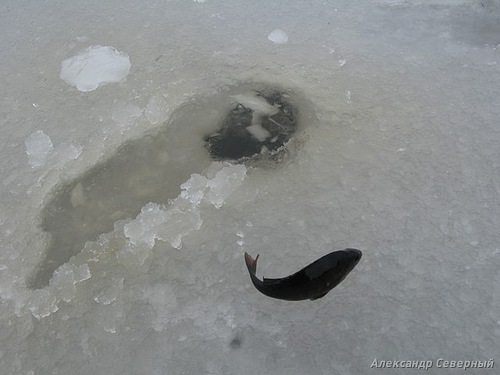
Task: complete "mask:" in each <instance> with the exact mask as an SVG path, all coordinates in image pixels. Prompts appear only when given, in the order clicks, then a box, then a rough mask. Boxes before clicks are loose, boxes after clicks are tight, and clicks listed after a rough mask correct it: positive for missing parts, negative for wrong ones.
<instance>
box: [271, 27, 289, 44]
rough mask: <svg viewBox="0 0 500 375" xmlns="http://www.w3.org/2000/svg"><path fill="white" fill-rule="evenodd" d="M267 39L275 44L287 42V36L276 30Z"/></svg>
mask: <svg viewBox="0 0 500 375" xmlns="http://www.w3.org/2000/svg"><path fill="white" fill-rule="evenodd" d="M267 39H269V40H270V41H271V42H273V43H276V44H285V43H287V42H288V35H287V33H285V32H284V31H283V30H281V29H276V30H273V31H271V33H270V34H269V35H268V36H267Z"/></svg>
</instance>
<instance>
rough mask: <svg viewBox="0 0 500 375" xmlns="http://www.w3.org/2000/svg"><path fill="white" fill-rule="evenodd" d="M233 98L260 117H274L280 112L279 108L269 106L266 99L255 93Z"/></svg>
mask: <svg viewBox="0 0 500 375" xmlns="http://www.w3.org/2000/svg"><path fill="white" fill-rule="evenodd" d="M232 98H234V99H235V100H236V101H237V102H238V103H240V104H241V105H242V106H243V107H245V108H248V109H251V110H252V111H254V112H255V113H258V114H259V115H260V116H262V115H265V116H272V115H275V114H276V113H278V112H279V109H278V108H276V107H275V106H273V105H271V104H269V103H268V102H267V100H266V99H265V98H263V97H262V96H260V95H258V93H257V92H255V91H251V92H247V93H244V94H238V95H233V96H232Z"/></svg>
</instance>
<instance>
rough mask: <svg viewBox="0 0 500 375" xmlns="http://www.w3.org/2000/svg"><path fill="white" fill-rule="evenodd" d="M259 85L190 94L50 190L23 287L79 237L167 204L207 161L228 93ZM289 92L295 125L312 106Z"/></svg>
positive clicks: (42, 275) (44, 279)
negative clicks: (37, 252) (39, 247)
mask: <svg viewBox="0 0 500 375" xmlns="http://www.w3.org/2000/svg"><path fill="white" fill-rule="evenodd" d="M264 89H268V87H267V86H265V85H262V84H260V85H259V84H247V85H243V86H240V87H238V88H232V89H228V90H226V91H224V92H222V93H218V94H215V95H213V96H211V97H200V98H195V99H193V100H191V101H189V102H188V103H186V104H184V105H182V106H181V107H180V108H178V109H177V110H176V111H175V112H174V113H173V114H172V117H171V119H170V120H169V121H168V122H167V123H165V124H163V125H162V127H161V128H160V129H158V130H157V131H154V132H150V133H147V134H145V135H144V137H143V138H141V139H138V140H134V141H129V142H126V143H125V144H123V145H122V146H121V147H120V148H119V149H118V150H117V152H116V153H115V154H114V155H113V156H112V157H110V158H109V159H108V160H106V161H104V162H103V163H101V164H99V165H96V166H95V167H93V168H92V169H90V170H89V171H87V172H86V173H84V174H83V175H82V176H80V177H78V178H76V179H74V180H72V181H69V182H64V183H62V184H60V185H59V186H58V187H56V189H55V190H54V192H53V193H52V194H51V198H50V199H49V200H48V202H47V204H46V206H45V207H44V209H43V211H42V222H41V228H42V230H44V231H45V232H47V233H49V234H50V240H49V244H48V246H47V248H46V251H45V254H44V256H43V259H41V261H40V263H39V265H38V266H37V268H36V269H35V270H34V272H33V273H32V275H31V277H30V278H29V279H28V280H27V285H28V287H29V288H32V289H39V288H43V287H45V286H47V285H48V284H49V281H50V279H51V277H52V275H53V272H54V271H55V270H56V269H57V268H58V267H59V266H61V265H62V264H64V263H66V262H67V261H68V260H69V259H70V258H71V257H72V256H74V255H76V254H78V253H79V252H80V250H81V249H82V248H83V247H84V245H85V242H87V241H95V240H96V239H97V237H98V236H99V235H100V234H103V233H107V232H111V231H112V230H113V225H114V222H115V221H117V220H122V219H126V218H134V217H136V216H137V214H138V213H139V212H140V210H141V208H142V207H143V206H144V205H145V204H147V203H149V202H156V203H167V202H168V199H171V198H175V197H177V196H178V194H179V193H180V185H181V184H182V183H183V182H185V181H186V180H187V179H188V178H189V177H190V175H191V174H193V173H200V172H201V171H203V170H204V169H205V168H206V167H208V165H209V164H210V163H211V162H212V158H211V155H210V153H209V150H208V148H207V147H206V144H205V140H206V137H207V136H208V135H209V134H213V133H214V132H217V130H218V129H220V128H221V124H224V121H226V120H227V117H228V113H231V111H232V110H233V109H234V108H235V105H236V104H235V99H234V95H237V94H240V93H243V92H248V91H249V90H264ZM281 92H284V91H283V90H281ZM287 97H288V98H287V103H289V105H293V106H294V107H297V108H299V110H298V112H296V116H297V124H299V125H297V128H300V124H301V123H302V122H304V120H303V119H302V118H303V117H304V116H306V118H312V117H313V116H312V111H310V108H312V106H310V105H309V104H307V105H306V104H305V103H306V101H304V99H302V97H301V96H300V95H299V94H297V93H295V92H293V91H287ZM301 103H304V105H301ZM302 107H304V108H307V110H304V111H302V109H301V108H302ZM299 114H300V115H299ZM294 130H295V129H294ZM288 138H289V137H288ZM288 138H287V139H288Z"/></svg>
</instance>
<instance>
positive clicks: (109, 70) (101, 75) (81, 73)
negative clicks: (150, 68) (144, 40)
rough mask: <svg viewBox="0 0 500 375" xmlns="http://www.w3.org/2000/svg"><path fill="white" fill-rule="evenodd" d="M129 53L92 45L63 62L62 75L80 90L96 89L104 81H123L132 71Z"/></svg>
mask: <svg viewBox="0 0 500 375" xmlns="http://www.w3.org/2000/svg"><path fill="white" fill-rule="evenodd" d="M130 66H131V65H130V59H129V57H128V55H127V54H125V53H123V52H120V51H118V50H117V49H116V48H113V47H110V46H99V45H95V46H90V47H88V48H87V49H86V50H85V51H84V52H81V53H80V54H78V55H76V56H73V57H70V58H68V59H66V60H64V61H63V62H62V63H61V74H60V77H61V79H63V80H64V81H65V82H66V83H68V84H69V85H71V86H75V87H76V88H77V89H78V90H80V91H94V90H95V89H97V88H98V87H99V85H101V84H103V83H112V82H123V81H125V79H126V78H127V75H128V73H129V71H130Z"/></svg>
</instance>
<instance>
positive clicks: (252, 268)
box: [245, 253, 259, 275]
mask: <svg viewBox="0 0 500 375" xmlns="http://www.w3.org/2000/svg"><path fill="white" fill-rule="evenodd" d="M258 259H259V254H257V256H256V257H255V259H253V258H252V257H251V256H250V255H248V253H245V263H246V264H247V268H248V271H249V272H250V273H253V274H254V275H255V273H256V272H257V260H258Z"/></svg>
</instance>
